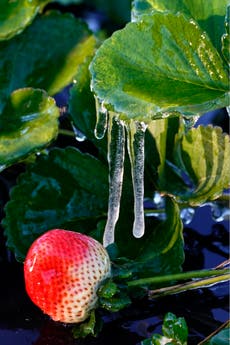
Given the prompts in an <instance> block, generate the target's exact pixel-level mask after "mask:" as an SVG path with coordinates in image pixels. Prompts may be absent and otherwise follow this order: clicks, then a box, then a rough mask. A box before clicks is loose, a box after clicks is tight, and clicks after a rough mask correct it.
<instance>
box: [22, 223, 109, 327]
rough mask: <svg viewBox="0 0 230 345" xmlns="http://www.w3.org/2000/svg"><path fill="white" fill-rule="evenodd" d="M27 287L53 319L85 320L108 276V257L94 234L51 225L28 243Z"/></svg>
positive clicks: (29, 293) (25, 268) (68, 321)
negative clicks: (52, 228) (53, 227)
mask: <svg viewBox="0 0 230 345" xmlns="http://www.w3.org/2000/svg"><path fill="white" fill-rule="evenodd" d="M24 276H25V285H26V291H27V293H28V295H29V296H30V298H31V300H32V301H33V302H34V303H35V304H36V305H37V306H38V307H40V309H42V311H43V312H44V313H45V314H48V315H49V316H50V317H51V318H52V319H53V320H55V321H61V322H65V323H74V322H81V321H84V320H85V319H86V318H87V317H88V316H89V313H90V311H91V310H92V309H94V307H95V305H96V303H97V294H96V292H97V289H98V287H99V285H100V283H101V282H102V281H103V280H104V279H105V278H107V277H109V276H110V260H109V256H108V254H107V252H106V250H105V249H104V248H103V246H102V245H101V244H100V243H99V242H97V241H96V240H94V239H93V238H91V237H89V236H86V235H83V234H80V233H77V232H73V231H68V230H61V229H54V230H50V231H48V232H46V233H45V234H44V235H42V236H40V237H39V238H38V239H37V240H35V242H34V243H33V244H32V246H31V247H30V249H29V251H28V253H27V256H26V259H25V263H24Z"/></svg>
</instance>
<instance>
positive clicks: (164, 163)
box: [147, 119, 230, 205]
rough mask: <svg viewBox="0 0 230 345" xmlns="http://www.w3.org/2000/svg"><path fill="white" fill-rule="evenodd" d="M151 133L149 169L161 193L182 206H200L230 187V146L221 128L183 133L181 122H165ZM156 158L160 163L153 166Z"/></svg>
mask: <svg viewBox="0 0 230 345" xmlns="http://www.w3.org/2000/svg"><path fill="white" fill-rule="evenodd" d="M148 130H149V133H150V139H149V140H148V145H151V151H149V152H148V155H147V162H149V164H147V169H149V170H150V169H151V168H152V171H151V170H150V171H149V174H151V173H152V174H153V178H154V179H155V183H156V188H157V189H158V190H159V191H161V192H163V193H166V194H173V195H174V196H175V197H176V198H177V201H179V202H185V203H189V204H191V205H199V204H201V203H203V202H206V201H207V200H213V199H215V198H217V197H218V196H220V195H221V193H222V192H223V189H224V188H227V187H228V185H229V183H230V180H229V170H230V162H229V156H230V142H229V136H228V135H227V134H224V133H223V132H222V130H221V128H220V127H212V126H207V127H203V126H199V127H198V128H193V129H191V130H189V131H187V133H183V126H182V127H180V126H179V122H178V120H177V119H162V120H159V121H157V122H156V123H155V121H154V122H153V123H151V125H150V126H149V128H148ZM151 139H152V141H153V143H152V142H151ZM152 155H155V156H157V157H158V160H156V159H155V161H152V162H151V156H152ZM151 164H152V165H151ZM153 166H155V175H154V169H153ZM156 170H157V172H156ZM156 174H157V177H156Z"/></svg>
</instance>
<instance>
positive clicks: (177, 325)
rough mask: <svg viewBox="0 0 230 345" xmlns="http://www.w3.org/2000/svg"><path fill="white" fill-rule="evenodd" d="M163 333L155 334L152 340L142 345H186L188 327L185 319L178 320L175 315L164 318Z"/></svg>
mask: <svg viewBox="0 0 230 345" xmlns="http://www.w3.org/2000/svg"><path fill="white" fill-rule="evenodd" d="M162 333H163V335H160V334H153V335H152V337H151V339H147V340H144V341H143V342H142V345H166V344H174V345H186V344H187V338H188V327H187V324H186V321H185V319H184V318H182V317H179V318H177V317H176V316H175V315H174V314H173V313H167V314H166V315H165V317H164V321H163V326H162Z"/></svg>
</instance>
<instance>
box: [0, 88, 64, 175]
mask: <svg viewBox="0 0 230 345" xmlns="http://www.w3.org/2000/svg"><path fill="white" fill-rule="evenodd" d="M58 117H59V109H58V107H57V106H56V103H55V101H54V99H53V98H51V97H49V96H48V95H47V94H46V93H45V92H44V91H42V90H37V89H31V88H25V89H19V90H17V91H14V92H13V93H12V94H11V96H10V98H9V100H8V102H7V103H6V105H5V107H4V109H3V111H2V113H1V114H0V171H1V170H3V169H4V168H5V167H7V166H9V165H11V164H13V163H15V162H17V161H18V160H20V159H22V158H24V157H25V156H27V155H28V154H30V153H33V152H36V151H38V150H40V149H43V148H44V147H46V146H47V145H48V144H49V143H50V142H51V141H52V140H53V139H54V138H56V136H57V132H58Z"/></svg>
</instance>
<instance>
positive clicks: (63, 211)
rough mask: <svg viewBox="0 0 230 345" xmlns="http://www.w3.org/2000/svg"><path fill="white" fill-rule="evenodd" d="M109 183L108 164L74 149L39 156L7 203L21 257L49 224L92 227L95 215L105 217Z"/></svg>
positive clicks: (8, 224) (11, 242)
mask: <svg viewBox="0 0 230 345" xmlns="http://www.w3.org/2000/svg"><path fill="white" fill-rule="evenodd" d="M51 172H52V173H51ZM107 184H108V183H107V169H106V167H105V166H104V165H103V164H102V163H100V162H99V161H98V160H97V159H95V158H93V157H92V156H89V155H86V154H85V155H83V154H82V153H81V152H80V151H78V150H76V149H74V148H71V147H69V148H66V149H54V150H52V151H51V152H50V153H49V155H45V156H40V157H39V158H38V161H37V163H35V164H34V165H33V166H32V167H31V168H28V170H27V172H26V173H24V174H21V175H20V179H19V182H18V185H17V186H16V187H15V188H14V189H13V190H12V193H11V201H10V202H9V203H8V204H7V206H6V218H5V219H4V220H3V223H4V227H5V229H6V231H5V234H6V236H7V244H8V246H9V248H11V249H13V250H14V252H15V254H16V257H17V258H18V259H19V260H23V258H24V257H25V255H26V253H27V250H28V248H29V246H30V245H31V244H32V242H33V241H34V240H35V238H37V237H38V236H39V235H41V234H42V233H44V232H45V231H47V230H49V229H53V228H63V229H71V230H76V231H79V232H87V231H90V230H92V228H95V227H96V223H97V220H96V219H97V217H103V216H104V210H105V209H106V205H107V196H108V185H107ZM93 219H94V220H93Z"/></svg>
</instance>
